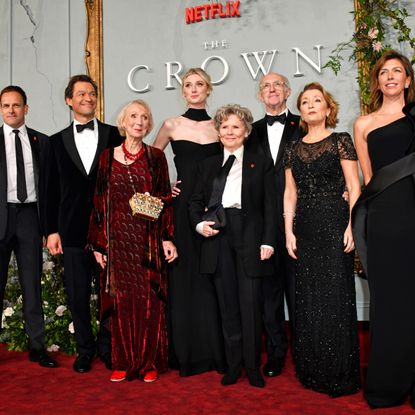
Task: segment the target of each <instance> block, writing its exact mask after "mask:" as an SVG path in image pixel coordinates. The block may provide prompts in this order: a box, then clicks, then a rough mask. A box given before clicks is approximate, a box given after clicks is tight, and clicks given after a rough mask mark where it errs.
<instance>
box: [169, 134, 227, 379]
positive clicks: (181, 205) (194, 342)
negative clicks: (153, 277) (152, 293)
mask: <svg viewBox="0 0 415 415" xmlns="http://www.w3.org/2000/svg"><path fill="white" fill-rule="evenodd" d="M171 146H172V149H173V152H174V155H175V157H174V163H175V166H176V170H177V179H178V180H181V181H182V183H181V184H180V185H179V187H180V189H181V192H180V196H178V197H176V198H175V199H174V232H175V233H174V237H175V244H176V247H177V250H178V253H179V258H178V259H177V260H176V261H174V263H173V264H172V265H171V266H170V267H169V326H170V327H169V329H170V330H169V332H170V337H169V345H170V351H169V355H170V366H171V367H172V368H176V369H179V371H180V375H181V376H189V375H194V374H197V373H202V372H206V371H209V370H217V371H218V372H223V371H224V369H225V355H224V348H223V336H222V328H221V322H220V314H219V307H218V303H217V299H216V293H215V289H214V286H213V283H212V280H211V279H210V277H208V276H206V275H201V274H200V273H199V252H200V243H201V237H199V236H198V235H197V234H196V232H195V230H194V229H192V227H191V225H190V221H189V211H188V202H189V198H190V196H191V195H192V193H193V188H194V181H195V177H196V172H197V166H198V163H199V162H200V161H201V160H203V159H205V158H206V157H209V156H212V155H214V154H217V153H219V152H220V151H221V150H220V145H219V143H211V144H205V145H201V144H197V143H194V142H191V141H187V140H176V141H171Z"/></svg>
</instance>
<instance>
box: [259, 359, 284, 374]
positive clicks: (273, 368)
mask: <svg viewBox="0 0 415 415" xmlns="http://www.w3.org/2000/svg"><path fill="white" fill-rule="evenodd" d="M283 366H284V360H282V359H278V360H275V359H270V360H268V362H267V363H265V365H264V368H263V369H262V373H263V374H264V376H268V377H269V378H272V377H274V376H278V375H281V372H282V368H283Z"/></svg>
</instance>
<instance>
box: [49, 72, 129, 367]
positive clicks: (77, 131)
mask: <svg viewBox="0 0 415 415" xmlns="http://www.w3.org/2000/svg"><path fill="white" fill-rule="evenodd" d="M97 92H98V88H97V85H96V84H95V82H94V81H93V80H92V79H91V78H90V77H89V76H87V75H75V76H73V77H72V78H71V79H70V80H69V83H68V86H67V87H66V89H65V101H66V104H67V105H68V106H69V108H70V109H71V110H72V112H73V117H74V122H73V123H72V124H71V125H70V126H69V127H67V128H65V129H64V130H62V131H60V132H59V133H57V134H55V135H54V136H52V137H51V157H50V169H51V170H50V173H49V183H48V198H47V206H46V213H47V216H46V228H47V229H46V230H47V235H48V239H47V247H48V249H49V251H50V253H51V254H52V255H56V254H64V255H63V262H64V280H65V287H66V291H67V294H68V302H69V308H70V310H71V313H72V319H73V323H74V329H75V340H76V344H77V352H78V356H77V358H76V360H75V362H74V364H73V368H74V370H75V371H76V372H79V373H83V372H87V371H89V370H90V369H91V363H92V359H93V358H94V356H95V353H96V352H98V355H99V356H100V358H101V360H103V361H104V363H105V364H106V366H107V368H108V369H110V368H111V354H110V352H111V345H110V337H109V336H110V335H109V331H108V330H105V329H104V324H103V322H102V321H101V325H100V333H99V334H98V341H97V343H96V342H95V339H94V335H93V333H92V326H91V312H90V306H89V303H90V297H91V282H92V278H93V275H94V273H96V272H97V264H96V263H95V260H94V258H93V254H92V253H91V252H89V251H88V250H87V249H86V245H87V234H88V227H89V217H90V215H91V210H92V205H93V195H94V190H95V182H96V177H97V171H98V160H99V156H100V154H101V153H102V151H103V150H104V149H105V148H107V147H115V146H118V145H120V144H121V142H122V140H123V139H122V137H121V136H120V135H119V133H118V130H117V128H116V127H113V126H111V125H107V124H103V123H101V122H100V121H98V120H97V119H96V118H95V110H96V107H97ZM96 280H97V281H98V280H99V278H96ZM97 349H98V350H97Z"/></svg>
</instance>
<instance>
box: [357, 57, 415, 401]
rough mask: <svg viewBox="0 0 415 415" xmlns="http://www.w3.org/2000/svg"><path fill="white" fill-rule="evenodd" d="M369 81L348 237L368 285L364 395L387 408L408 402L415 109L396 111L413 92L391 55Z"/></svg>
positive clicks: (414, 274) (400, 62)
mask: <svg viewBox="0 0 415 415" xmlns="http://www.w3.org/2000/svg"><path fill="white" fill-rule="evenodd" d="M371 76H372V87H373V89H372V107H371V109H372V110H374V111H373V112H372V113H370V114H369V115H367V116H363V117H360V118H358V119H357V120H356V123H355V140H356V148H357V151H358V156H359V161H360V164H361V167H362V172H363V176H364V179H365V182H366V183H367V187H366V189H365V191H364V192H363V193H362V195H361V197H360V199H359V201H358V202H357V203H356V205H355V208H354V211H353V232H354V236H355V241H356V247H357V249H358V252H359V255H360V257H361V260H362V263H363V265H364V267H365V271H366V272H367V277H368V281H369V288H370V333H371V350H370V358H369V366H368V371H367V377H366V384H365V398H366V399H367V401H368V403H369V404H370V405H371V406H372V407H389V406H395V405H399V404H400V403H402V402H403V401H404V400H405V399H406V398H407V396H408V393H410V392H411V389H412V387H413V384H414V372H415V331H414V329H413V325H414V318H415V262H414V252H415V188H414V179H413V176H412V175H413V174H414V173H415V155H414V153H413V148H414V125H415V124H414V121H413V116H411V114H410V112H411V110H412V111H413V112H414V113H415V110H414V109H413V104H412V105H409V106H407V107H405V108H404V109H403V110H402V107H403V106H404V104H405V101H406V102H408V100H409V99H410V100H413V98H414V97H415V94H414V92H415V89H414V79H413V70H412V67H411V64H410V62H409V61H408V60H407V59H406V58H405V57H403V56H402V55H400V54H398V53H396V52H394V51H391V52H387V53H386V55H384V56H383V57H381V58H380V60H379V61H378V63H377V64H376V65H375V67H374V69H373V72H372V75H371ZM376 99H377V104H376ZM376 107H377V108H376ZM404 114H405V115H406V116H405V115H404ZM411 153H412V154H411ZM412 405H414V400H413V398H412Z"/></svg>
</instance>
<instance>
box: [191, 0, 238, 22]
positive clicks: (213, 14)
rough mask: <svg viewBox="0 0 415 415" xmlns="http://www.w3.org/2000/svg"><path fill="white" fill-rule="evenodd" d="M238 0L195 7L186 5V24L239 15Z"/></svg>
mask: <svg viewBox="0 0 415 415" xmlns="http://www.w3.org/2000/svg"><path fill="white" fill-rule="evenodd" d="M240 3H241V2H240V1H239V0H237V1H227V2H226V4H221V3H212V4H209V3H208V4H204V5H202V6H196V7H186V10H185V16H186V24H191V23H198V22H202V21H203V20H210V19H218V18H219V19H223V18H227V17H241V13H240V12H239V5H240Z"/></svg>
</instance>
